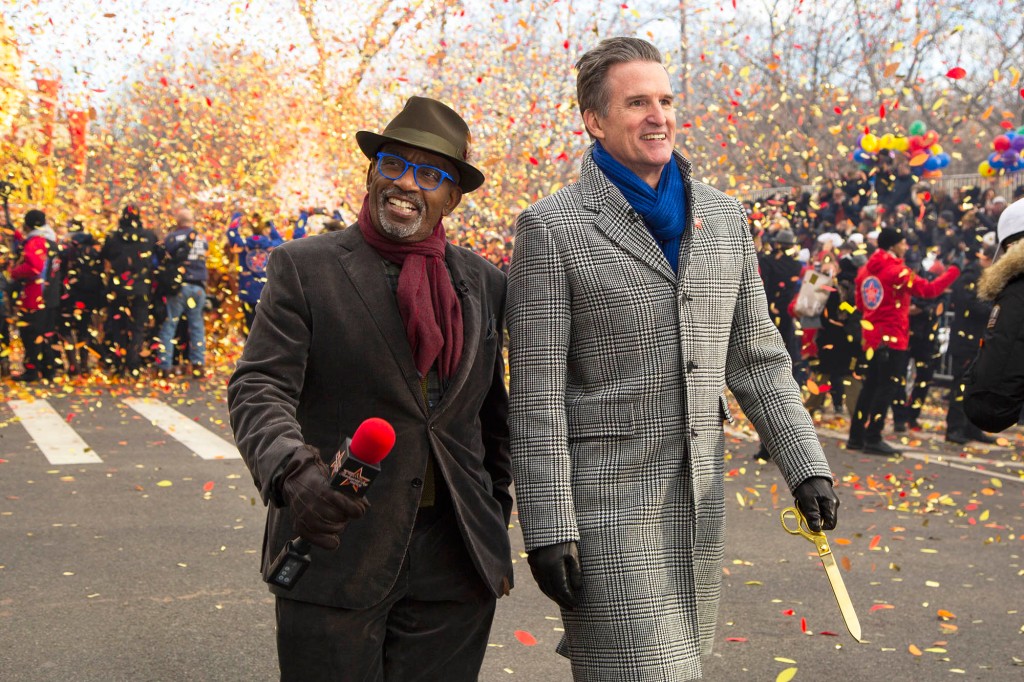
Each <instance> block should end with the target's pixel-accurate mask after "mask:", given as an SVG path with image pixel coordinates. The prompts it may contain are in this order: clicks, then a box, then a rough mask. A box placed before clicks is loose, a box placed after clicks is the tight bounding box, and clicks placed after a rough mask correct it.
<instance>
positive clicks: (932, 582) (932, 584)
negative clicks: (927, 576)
mask: <svg viewBox="0 0 1024 682" xmlns="http://www.w3.org/2000/svg"><path fill="white" fill-rule="evenodd" d="M924 584H925V585H927V586H928V587H938V586H939V583H938V581H936V580H925V581H924Z"/></svg>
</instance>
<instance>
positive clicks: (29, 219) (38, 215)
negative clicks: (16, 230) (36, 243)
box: [25, 208, 46, 230]
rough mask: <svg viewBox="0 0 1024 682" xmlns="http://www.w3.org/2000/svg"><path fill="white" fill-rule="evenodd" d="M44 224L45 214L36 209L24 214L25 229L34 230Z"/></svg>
mask: <svg viewBox="0 0 1024 682" xmlns="http://www.w3.org/2000/svg"><path fill="white" fill-rule="evenodd" d="M45 224H46V214H45V213H43V212H42V211H40V210H39V209H38V208H33V209H32V210H31V211H29V212H28V213H26V214H25V229H26V230H34V229H36V228H37V227H42V226H43V225H45Z"/></svg>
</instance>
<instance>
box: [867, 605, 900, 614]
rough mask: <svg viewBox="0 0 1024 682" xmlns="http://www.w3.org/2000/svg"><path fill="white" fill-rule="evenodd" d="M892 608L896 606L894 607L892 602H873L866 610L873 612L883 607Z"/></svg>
mask: <svg viewBox="0 0 1024 682" xmlns="http://www.w3.org/2000/svg"><path fill="white" fill-rule="evenodd" d="M894 608H896V607H895V606H893V605H892V604H873V605H872V606H871V608H870V609H868V611H871V612H872V613H874V612H875V611H882V610H884V609H894Z"/></svg>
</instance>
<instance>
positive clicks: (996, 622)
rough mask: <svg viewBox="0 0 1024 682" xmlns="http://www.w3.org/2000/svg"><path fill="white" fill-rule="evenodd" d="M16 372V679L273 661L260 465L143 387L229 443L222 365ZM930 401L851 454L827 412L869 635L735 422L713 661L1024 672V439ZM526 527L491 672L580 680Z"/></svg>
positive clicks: (877, 675)
mask: <svg viewBox="0 0 1024 682" xmlns="http://www.w3.org/2000/svg"><path fill="white" fill-rule="evenodd" d="M2 389H3V391H4V398H5V400H4V403H3V404H2V405H0V460H2V461H0V679H2V680H17V681H19V682H21V681H25V682H28V681H35V680H40V681H42V680H47V681H50V680H53V681H66V680H74V681H82V682H91V681H97V682H99V681H103V682H110V681H112V680H159V681H163V680H167V681H171V680H174V681H178V680H202V681H219V680H269V679H275V677H276V664H275V655H274V628H273V601H272V600H271V598H270V596H269V594H268V592H267V591H266V590H265V588H264V587H263V585H262V583H261V582H260V579H259V575H258V572H257V569H258V564H259V551H260V546H261V538H262V530H263V521H264V513H265V512H264V509H263V507H262V504H261V503H260V501H259V499H258V497H256V495H255V489H254V487H253V485H252V482H251V479H250V478H249V475H248V472H247V471H246V469H245V467H244V465H243V464H242V462H241V460H239V459H225V460H215V459H214V460H206V459H202V458H201V457H200V456H199V455H197V454H196V452H197V451H202V450H203V449H204V448H207V447H214V445H215V443H214V442H213V441H210V442H209V443H207V442H202V443H198V444H197V441H192V443H191V445H184V444H182V443H180V442H179V440H178V438H179V437H184V436H183V431H184V429H183V427H181V426H180V425H178V426H175V425H173V424H170V425H168V424H164V425H163V428H161V426H160V425H159V424H154V423H153V421H154V419H153V417H152V414H150V416H148V417H147V416H144V415H143V414H142V413H140V411H139V410H140V409H142V408H140V407H138V405H139V403H137V402H132V401H137V400H138V399H140V398H148V399H149V404H151V405H152V404H158V405H164V406H166V407H169V408H171V409H172V410H174V411H175V412H177V413H179V414H180V415H184V417H185V418H187V419H188V420H191V421H192V422H193V423H194V424H197V425H199V426H202V427H203V429H202V430H203V431H205V432H207V433H208V434H210V437H212V438H219V439H221V440H222V441H224V440H226V441H230V439H231V436H230V433H229V429H228V426H227V414H226V407H225V402H224V387H223V381H222V380H210V381H209V382H206V383H204V384H201V385H198V386H189V387H187V388H175V389H173V390H163V389H160V388H159V387H153V386H126V387H114V388H113V389H111V388H108V387H99V386H93V385H82V386H76V387H73V388H72V389H71V390H58V391H30V392H25V391H23V390H21V389H14V388H12V386H11V385H10V384H4V385H3V386H2ZM18 400H21V401H23V402H21V403H19V402H14V401H18ZM41 401H45V402H41ZM26 404H31V405H36V407H39V406H40V405H48V406H50V407H52V409H53V412H54V413H55V414H56V415H58V419H57V421H58V422H61V423H63V424H64V425H66V426H68V427H70V429H71V430H73V431H74V433H76V434H77V435H78V436H79V437H80V438H81V439H82V441H83V442H84V443H86V445H85V446H84V448H81V449H87V450H88V453H90V456H91V457H92V458H94V459H97V460H99V461H93V462H89V463H79V464H75V463H72V464H53V463H51V462H50V461H49V460H48V459H47V456H46V454H45V452H44V450H43V448H42V447H41V445H40V443H41V442H43V441H45V440H46V438H47V436H50V437H56V435H57V433H58V432H60V431H61V429H60V428H59V424H54V423H53V422H44V423H43V429H42V431H41V432H39V431H37V434H36V435H35V436H33V435H30V433H29V431H28V430H27V427H26V424H25V423H24V422H23V420H21V419H19V418H17V417H16V413H15V409H14V406H20V407H19V409H25V408H24V405H26ZM132 405H135V407H132ZM929 417H931V418H934V419H937V418H938V412H937V410H930V411H929V412H928V413H926V418H925V420H924V422H925V426H926V429H925V430H924V431H922V432H920V433H917V434H911V436H910V437H909V438H908V439H907V442H908V443H910V444H911V446H913V450H912V451H908V456H907V457H903V458H891V459H886V458H878V457H871V456H865V455H861V454H853V453H847V452H845V451H844V450H842V449H841V448H840V447H839V446H838V444H839V442H840V440H841V436H842V433H843V432H842V430H841V429H840V430H836V426H837V425H836V424H829V423H823V424H822V426H821V433H822V442H823V444H824V446H825V449H826V453H827V455H828V457H829V461H830V462H831V463H832V466H833V469H834V471H835V473H836V475H837V476H838V477H839V479H840V496H841V499H842V508H841V512H840V514H841V515H840V527H839V528H838V529H837V530H836V531H834V532H832V533H830V534H829V535H830V539H831V542H832V548H833V550H834V552H835V555H836V557H837V560H838V561H839V562H840V565H841V567H842V573H843V576H844V579H845V582H846V585H847V587H848V589H849V592H850V595H851V597H852V599H853V602H854V604H855V606H856V608H857V613H858V615H859V617H860V621H861V624H862V626H863V630H864V640H865V641H864V642H863V643H857V642H856V641H854V640H853V639H852V638H851V637H850V636H849V635H848V634H847V633H846V631H845V629H844V627H843V623H842V620H841V618H840V615H839V611H838V609H837V607H836V605H835V603H834V600H833V597H832V595H831V592H830V590H829V587H828V583H827V580H826V577H825V574H824V572H823V570H822V569H821V567H820V563H819V562H818V560H817V557H816V555H814V554H813V548H812V546H811V545H810V543H808V542H807V541H805V540H803V539H802V538H799V537H794V536H790V535H788V534H786V533H785V532H783V530H782V528H781V526H780V525H779V520H778V513H779V510H780V509H781V508H782V507H784V506H786V505H788V504H789V503H790V502H791V498H790V497H789V495H788V493H787V492H786V490H785V487H784V484H783V482H782V480H781V477H780V476H779V475H778V471H777V470H776V469H775V467H774V465H771V464H767V465H760V464H757V463H755V462H754V461H752V460H751V459H750V453H752V452H753V451H754V450H755V449H756V446H755V444H754V443H752V442H751V437H750V432H749V428H748V427H747V426H745V425H744V424H743V423H742V422H740V423H739V424H737V425H735V426H734V427H732V428H730V429H729V431H728V435H729V438H728V447H729V457H730V458H731V459H730V462H729V463H728V464H729V469H731V471H730V475H729V477H728V481H727V492H726V494H727V507H728V542H727V547H726V563H725V568H726V571H725V575H724V587H723V599H722V604H721V612H720V615H719V621H718V632H717V636H716V641H715V652H714V655H713V656H712V657H711V658H710V659H709V660H708V661H707V664H706V671H705V672H706V677H707V678H708V679H715V680H753V681H760V680H769V681H770V680H775V679H777V678H778V677H779V676H780V674H781V675H782V679H796V680H800V679H805V680H836V679H844V678H845V679H855V680H888V679H900V678H903V679H908V678H914V679H918V680H941V679H947V678H955V679H968V680H1011V679H1012V680H1016V679H1024V667H1021V666H1024V596H1022V595H1024V565H1022V561H1021V555H1022V553H1024V538H1022V533H1024V521H1022V516H1024V454H1022V453H1024V435H1022V434H1021V433H1020V432H1013V433H1010V434H1008V435H1007V438H1008V441H1007V442H1006V445H1007V446H1008V447H1002V448H996V449H991V450H988V449H982V448H978V449H969V450H966V451H964V450H962V449H960V448H954V447H951V446H947V445H946V444H944V443H943V442H942V438H941V425H938V424H935V425H933V424H931V423H930V421H929ZM29 421H30V420H29ZM158 421H159V420H158ZM160 423H162V422H160ZM214 449H215V450H216V448H214ZM220 452H223V450H221V451H220ZM207 454H208V453H207ZM214 456H215V455H214ZM511 533H512V538H513V548H514V553H515V557H514V558H515V559H516V561H517V563H516V588H515V590H514V591H513V593H512V596H511V597H509V598H506V599H503V600H501V601H500V602H499V606H498V612H497V617H496V620H495V623H494V627H493V630H492V633H491V644H490V648H489V650H488V652H487V656H486V659H485V662H484V667H483V670H482V672H481V676H480V679H481V680H484V681H486V682H492V681H493V682H496V681H498V680H508V679H516V678H517V679H526V680H537V681H542V682H543V681H547V680H568V679H571V675H570V672H569V666H568V664H567V662H566V661H565V660H564V659H561V658H560V657H559V656H557V655H556V654H555V653H554V647H555V644H556V643H557V641H558V638H559V636H560V632H559V628H560V621H559V619H558V611H557V609H556V608H555V607H554V605H553V604H552V603H551V602H549V601H548V600H546V599H545V598H544V597H543V596H542V595H541V594H540V593H539V591H538V590H537V589H536V587H535V586H534V584H533V581H532V578H531V577H530V574H529V569H528V567H527V565H526V562H525V560H524V559H523V558H522V556H523V555H522V554H521V552H522V549H523V547H522V538H521V535H520V533H519V529H518V526H517V524H516V523H515V519H513V527H512V529H511ZM793 668H795V669H796V671H795V674H794V675H793V677H792V678H789V677H787V675H788V674H789V672H787V671H790V669H793Z"/></svg>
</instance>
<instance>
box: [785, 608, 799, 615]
mask: <svg viewBox="0 0 1024 682" xmlns="http://www.w3.org/2000/svg"><path fill="white" fill-rule="evenodd" d="M782 615H783V616H795V615H796V611H794V610H793V609H786V610H785V611H783V612H782Z"/></svg>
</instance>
